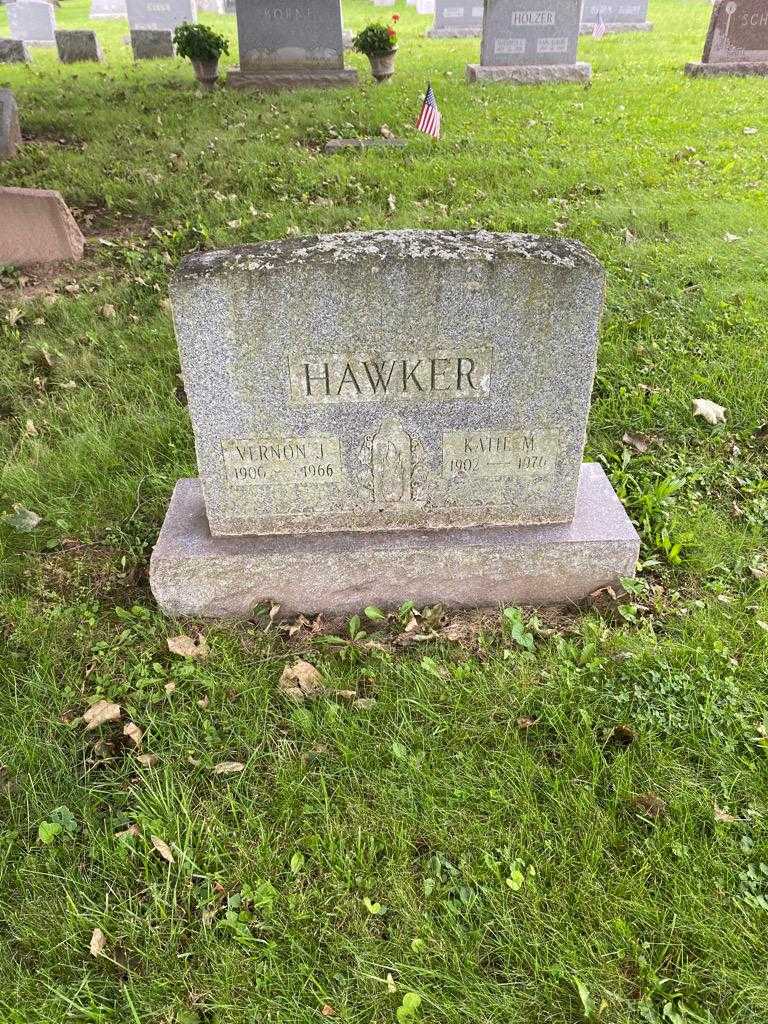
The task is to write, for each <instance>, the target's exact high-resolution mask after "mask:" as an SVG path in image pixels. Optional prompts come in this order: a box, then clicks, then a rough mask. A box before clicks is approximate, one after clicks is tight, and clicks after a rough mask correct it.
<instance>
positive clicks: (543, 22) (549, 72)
mask: <svg viewBox="0 0 768 1024" xmlns="http://www.w3.org/2000/svg"><path fill="white" fill-rule="evenodd" d="M580 21H581V0H485V14H484V17H483V38H482V43H481V47H480V63H479V64H468V65H467V79H468V81H470V82H483V81H490V82H510V83H513V84H536V83H542V82H583V81H586V80H588V79H589V77H590V75H591V68H590V65H589V64H585V63H583V62H577V60H576V48H577V46H578V41H579V25H580Z"/></svg>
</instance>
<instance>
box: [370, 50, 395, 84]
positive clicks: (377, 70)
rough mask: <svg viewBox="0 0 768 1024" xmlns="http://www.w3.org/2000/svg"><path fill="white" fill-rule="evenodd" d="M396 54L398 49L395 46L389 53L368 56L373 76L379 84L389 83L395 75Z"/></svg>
mask: <svg viewBox="0 0 768 1024" xmlns="http://www.w3.org/2000/svg"><path fill="white" fill-rule="evenodd" d="M396 53H397V47H396V46H393V47H392V49H391V50H390V51H389V53H378V54H376V55H375V56H374V55H372V54H369V55H368V60H369V61H370V62H371V74H372V75H373V77H374V78H375V79H376V81H377V82H387V81H389V79H390V78H391V77H392V75H394V73H395V54H396Z"/></svg>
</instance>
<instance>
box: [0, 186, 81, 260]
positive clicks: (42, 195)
mask: <svg viewBox="0 0 768 1024" xmlns="http://www.w3.org/2000/svg"><path fill="white" fill-rule="evenodd" d="M83 244H84V239H83V236H82V234H81V233H80V229H79V228H78V226H77V224H76V223H75V219H74V217H73V216H72V214H71V213H70V212H69V207H68V206H67V204H66V203H65V202H64V200H63V198H62V196H61V193H60V192H53V191H50V190H48V189H42V188H0V264H2V263H8V264H10V265H11V266H18V267H24V266H27V265H28V264H32V263H51V262H55V261H58V260H79V259H82V256H83Z"/></svg>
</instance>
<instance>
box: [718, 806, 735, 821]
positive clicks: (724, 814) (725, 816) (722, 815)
mask: <svg viewBox="0 0 768 1024" xmlns="http://www.w3.org/2000/svg"><path fill="white" fill-rule="evenodd" d="M738 820H739V819H738V818H736V817H734V815H733V814H729V813H728V811H724V810H723V809H722V808H721V807H718V806H717V804H715V821H722V822H724V823H725V824H731V823H733V822H734V821H738Z"/></svg>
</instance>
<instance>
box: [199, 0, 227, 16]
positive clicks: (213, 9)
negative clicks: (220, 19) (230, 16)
mask: <svg viewBox="0 0 768 1024" xmlns="http://www.w3.org/2000/svg"><path fill="white" fill-rule="evenodd" d="M197 9H198V11H205V12H206V13H207V14H226V13H227V12H226V10H225V9H224V0H197Z"/></svg>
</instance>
